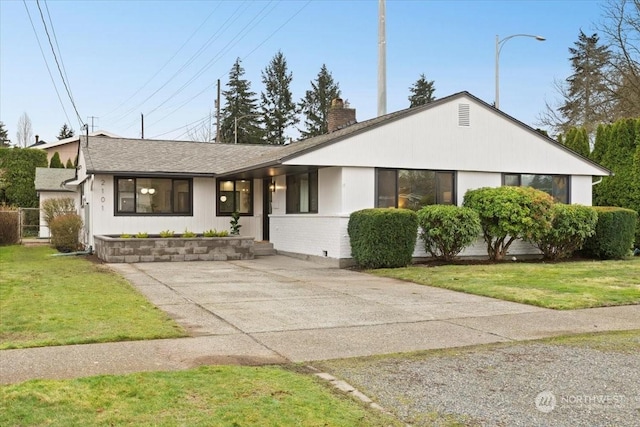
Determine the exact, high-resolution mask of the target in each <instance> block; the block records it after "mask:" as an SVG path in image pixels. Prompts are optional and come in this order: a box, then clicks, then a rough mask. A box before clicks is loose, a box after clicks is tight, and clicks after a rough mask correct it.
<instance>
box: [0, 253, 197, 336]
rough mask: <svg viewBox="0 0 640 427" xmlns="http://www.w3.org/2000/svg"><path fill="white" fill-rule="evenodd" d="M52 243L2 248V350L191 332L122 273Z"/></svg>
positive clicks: (0, 325)
mask: <svg viewBox="0 0 640 427" xmlns="http://www.w3.org/2000/svg"><path fill="white" fill-rule="evenodd" d="M53 253H55V251H54V250H52V249H50V248H48V247H24V246H3V247H0V349H7V348H24V347H40V346H49V345H64V344H81V343H94V342H109V341H124V340H140V339H154V338H169V337H179V336H185V333H184V331H183V330H182V329H181V328H180V327H179V326H178V325H177V324H176V323H175V322H173V321H172V320H171V319H169V317H168V316H167V315H166V314H164V313H163V312H162V311H160V310H158V309H157V308H156V307H155V306H153V305H152V304H150V303H149V302H148V301H147V300H146V299H145V298H144V297H143V296H142V295H140V294H139V293H138V292H137V291H135V290H134V289H133V288H132V287H131V285H130V284H129V283H128V282H127V281H125V280H124V279H123V278H121V277H120V276H118V275H116V274H115V273H112V272H111V271H110V270H109V269H108V268H106V267H104V266H101V265H98V264H94V263H91V262H90V261H88V260H86V259H83V258H80V257H51V256H50V255H51V254H53Z"/></svg>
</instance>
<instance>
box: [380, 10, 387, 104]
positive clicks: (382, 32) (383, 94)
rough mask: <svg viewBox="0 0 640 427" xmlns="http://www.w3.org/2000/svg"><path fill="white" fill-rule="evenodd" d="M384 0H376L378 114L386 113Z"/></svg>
mask: <svg viewBox="0 0 640 427" xmlns="http://www.w3.org/2000/svg"><path fill="white" fill-rule="evenodd" d="M385 15H386V7H385V0H378V116H384V115H385V114H387V39H386V31H385V20H386V16H385Z"/></svg>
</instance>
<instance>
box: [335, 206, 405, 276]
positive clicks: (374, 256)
mask: <svg viewBox="0 0 640 427" xmlns="http://www.w3.org/2000/svg"><path fill="white" fill-rule="evenodd" d="M347 230H348V232H349V238H350V239H351V255H352V256H353V259H354V260H355V262H356V263H357V264H358V265H359V266H360V267H364V268H395V267H404V266H407V265H409V264H410V263H411V258H412V255H413V251H414V249H415V246H416V239H417V236H418V215H417V214H416V213H415V212H414V211H411V210H408V209H395V208H376V209H363V210H360V211H356V212H353V213H352V214H351V215H350V217H349V224H348V226H347Z"/></svg>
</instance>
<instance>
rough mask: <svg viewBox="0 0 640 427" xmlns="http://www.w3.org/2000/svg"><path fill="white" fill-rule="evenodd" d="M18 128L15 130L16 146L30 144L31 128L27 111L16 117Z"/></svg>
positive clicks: (24, 146)
mask: <svg viewBox="0 0 640 427" xmlns="http://www.w3.org/2000/svg"><path fill="white" fill-rule="evenodd" d="M17 128H18V130H17V131H16V144H18V147H23V148H26V147H28V146H29V144H31V137H32V136H33V129H32V128H31V119H30V118H29V116H28V115H27V113H22V115H21V116H20V118H19V119H18V126H17Z"/></svg>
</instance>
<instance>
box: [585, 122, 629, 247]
mask: <svg viewBox="0 0 640 427" xmlns="http://www.w3.org/2000/svg"><path fill="white" fill-rule="evenodd" d="M607 127H608V128H609V129H608V130H607V131H601V132H600V138H601V139H600V140H596V145H595V149H594V153H596V150H597V151H598V153H601V154H599V155H600V163H601V164H602V165H603V166H605V167H607V168H609V169H610V170H611V171H612V172H613V176H607V177H604V178H603V180H602V182H601V183H600V184H598V185H596V186H594V187H593V202H594V205H598V206H620V207H623V208H629V209H633V210H635V211H640V174H638V173H637V168H636V156H637V155H638V151H639V147H640V135H638V132H639V131H640V119H620V120H618V121H616V122H615V123H613V124H612V125H608V126H607ZM602 138H604V139H605V141H606V142H605V143H602ZM636 245H640V223H639V224H638V228H637V230H636Z"/></svg>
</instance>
